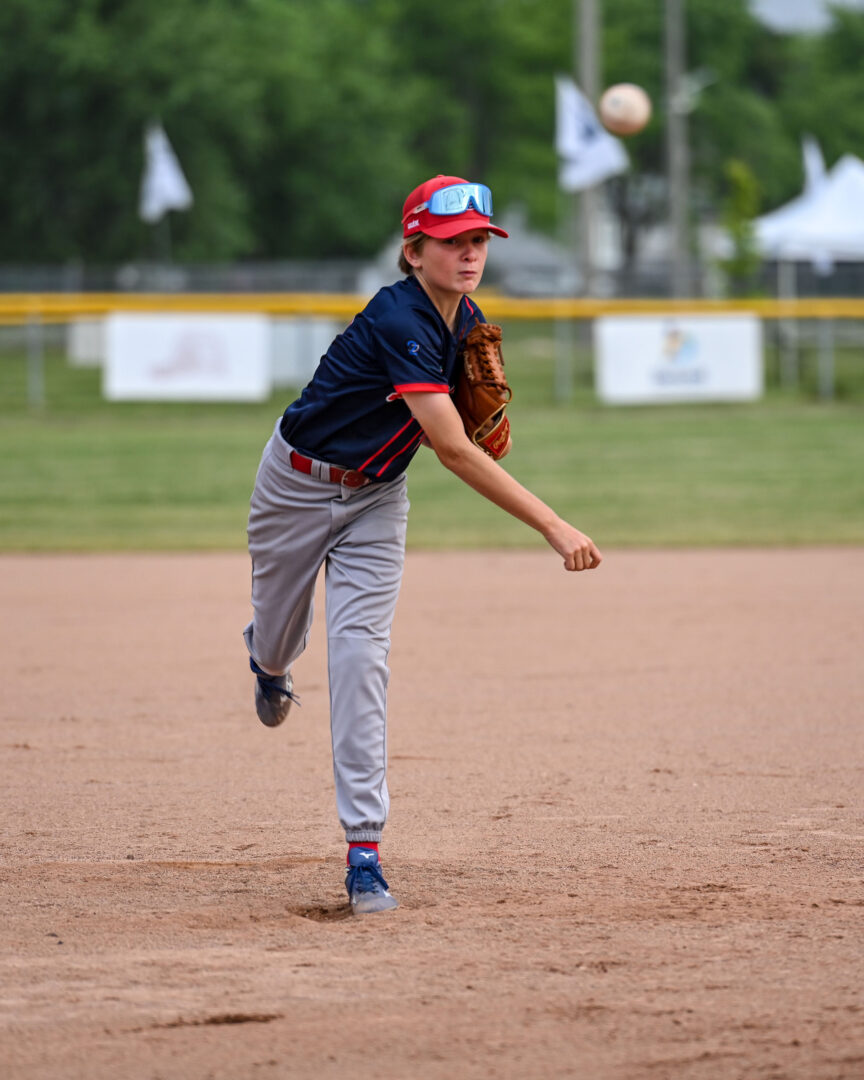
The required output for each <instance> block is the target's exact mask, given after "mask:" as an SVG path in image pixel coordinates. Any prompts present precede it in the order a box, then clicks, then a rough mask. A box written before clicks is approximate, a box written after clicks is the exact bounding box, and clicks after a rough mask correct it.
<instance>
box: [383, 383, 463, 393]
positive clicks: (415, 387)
mask: <svg viewBox="0 0 864 1080" xmlns="http://www.w3.org/2000/svg"><path fill="white" fill-rule="evenodd" d="M393 389H394V390H395V391H396V393H397V394H408V393H412V392H417V391H420V392H425V393H433V394H449V393H450V387H449V386H446V385H445V384H443V383H431V382H415V383H402V384H401V386H394V387H393Z"/></svg>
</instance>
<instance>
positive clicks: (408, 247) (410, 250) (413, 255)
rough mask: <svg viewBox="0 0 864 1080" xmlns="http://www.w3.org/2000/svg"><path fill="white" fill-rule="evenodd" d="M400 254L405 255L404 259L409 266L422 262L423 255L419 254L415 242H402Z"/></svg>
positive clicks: (415, 265)
mask: <svg viewBox="0 0 864 1080" xmlns="http://www.w3.org/2000/svg"><path fill="white" fill-rule="evenodd" d="M402 254H403V255H404V256H405V261H406V262H407V263H408V265H409V266H414V267H417V266H420V264H421V263H422V262H423V257H422V255H421V254H420V249H418V246H417V244H403V245H402Z"/></svg>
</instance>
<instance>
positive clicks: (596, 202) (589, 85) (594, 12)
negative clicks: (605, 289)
mask: <svg viewBox="0 0 864 1080" xmlns="http://www.w3.org/2000/svg"><path fill="white" fill-rule="evenodd" d="M578 2H579V10H578V25H577V19H576V18H575V17H574V31H575V34H574V37H575V38H576V42H575V47H574V50H573V52H574V56H573V66H574V68H575V69H576V70H577V71H578V76H577V79H576V81H577V82H578V83H579V85H580V86H581V87H582V92H583V93H584V94H585V96H586V97H587V98H588V100H589V101H590V102H591V103H592V105H596V102H597V98H598V97H599V96H600V15H599V0H578ZM574 15H575V13H574ZM575 198H578V200H579V220H580V229H579V232H580V236H581V247H582V275H583V290H584V292H585V295H586V296H593V295H594V293H595V291H596V284H597V283H596V265H595V261H596V246H597V245H596V232H597V226H596V222H597V213H598V210H599V206H600V191H599V188H598V187H596V186H592V187H588V188H585V190H584V191H582V192H581V194H580V195H578V196H575Z"/></svg>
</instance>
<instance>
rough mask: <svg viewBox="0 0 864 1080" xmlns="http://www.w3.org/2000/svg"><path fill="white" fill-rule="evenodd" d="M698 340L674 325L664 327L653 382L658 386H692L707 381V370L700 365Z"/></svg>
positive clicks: (693, 335)
mask: <svg viewBox="0 0 864 1080" xmlns="http://www.w3.org/2000/svg"><path fill="white" fill-rule="evenodd" d="M700 352H701V349H700V345H699V338H698V337H697V336H696V334H694V333H692V331H685V330H682V329H681V328H680V327H679V326H676V325H675V323H669V324H667V325H666V327H664V330H663V337H662V344H661V346H660V366H659V367H657V368H656V369H655V370H654V381H655V382H656V383H658V384H659V385H660V386H694V385H696V384H698V383H704V382H707V381H708V369H707V368H706V367H705V366H704V365H700V363H699V360H700Z"/></svg>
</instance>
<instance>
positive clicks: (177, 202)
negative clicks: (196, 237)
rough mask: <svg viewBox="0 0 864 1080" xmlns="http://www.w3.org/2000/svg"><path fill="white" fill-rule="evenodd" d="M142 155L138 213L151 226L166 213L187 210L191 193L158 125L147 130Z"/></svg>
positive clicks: (169, 145)
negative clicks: (143, 160)
mask: <svg viewBox="0 0 864 1080" xmlns="http://www.w3.org/2000/svg"><path fill="white" fill-rule="evenodd" d="M144 153H145V158H146V160H145V164H144V177H143V179H142V181H141V199H140V201H139V204H138V213H139V214H140V215H141V217H142V218H143V219H144V221H147V222H149V223H150V224H151V225H152V224H153V223H155V222H157V221H159V219H160V218H162V217H163V216H164V214H165V211H166V210H188V209H189V207H190V206H191V205H192V192H191V190H190V188H189V185H188V184H187V183H186V177H185V176H184V175H183V170H182V169H181V168H180V162H179V161H178V160H177V157H176V155H175V153H174V151H173V150H172V149H171V143H170V142H168V136H167V135H166V134H165V132H164V131H163V130H162V125H161V124H151V125H150V126H149V127H148V128H147V131H146V133H145V135H144Z"/></svg>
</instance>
